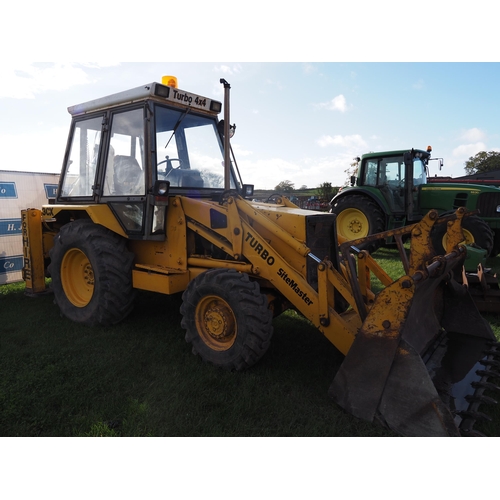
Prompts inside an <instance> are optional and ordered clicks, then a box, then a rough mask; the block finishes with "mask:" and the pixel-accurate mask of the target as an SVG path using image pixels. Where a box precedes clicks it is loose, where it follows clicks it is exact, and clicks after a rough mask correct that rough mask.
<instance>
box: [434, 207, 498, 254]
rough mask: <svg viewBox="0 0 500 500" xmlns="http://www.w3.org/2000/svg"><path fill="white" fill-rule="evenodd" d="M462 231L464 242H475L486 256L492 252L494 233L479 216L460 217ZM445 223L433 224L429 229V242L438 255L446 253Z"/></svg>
mask: <svg viewBox="0 0 500 500" xmlns="http://www.w3.org/2000/svg"><path fill="white" fill-rule="evenodd" d="M462 231H463V233H464V237H465V242H466V244H468V245H470V244H471V243H474V244H476V245H477V246H478V247H481V248H482V249H483V250H486V257H489V256H490V254H491V253H492V252H493V240H494V234H493V231H492V230H491V228H490V226H489V225H488V224H487V223H486V222H485V221H484V220H483V219H481V218H480V217H477V216H476V215H471V216H470V217H464V218H463V219H462ZM446 239H447V237H446V224H439V225H438V226H434V227H433V229H432V231H431V242H432V245H433V247H434V250H435V251H436V253H437V254H438V255H444V254H445V253H446V250H445V249H446Z"/></svg>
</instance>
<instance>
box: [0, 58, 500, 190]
mask: <svg viewBox="0 0 500 500" xmlns="http://www.w3.org/2000/svg"><path fill="white" fill-rule="evenodd" d="M163 75H175V76H177V78H178V80H179V88H181V89H183V90H187V91H190V92H193V93H196V94H201V95H203V96H207V97H211V98H214V99H218V100H220V101H221V102H223V101H224V99H223V86H222V85H221V84H220V79H221V78H224V79H226V80H227V81H228V82H229V84H230V86H231V103H230V113H231V123H235V124H236V134H235V136H234V138H233V139H232V147H233V150H234V152H235V155H236V161H237V164H238V167H239V169H240V172H241V175H242V177H243V181H244V182H245V183H250V184H254V185H255V187H256V188H257V189H273V188H274V187H275V186H276V185H277V184H278V183H280V182H281V181H284V180H288V181H290V182H292V183H293V184H294V186H295V188H297V189H298V188H300V187H302V186H307V187H309V188H314V187H318V186H319V185H320V184H322V183H323V182H330V183H332V185H333V186H341V185H343V184H344V183H345V182H346V180H347V178H348V174H347V173H346V171H347V170H348V169H349V168H350V165H351V163H352V161H353V158H354V157H356V156H361V155H362V154H364V153H368V152H372V151H388V150H393V149H407V148H408V149H410V148H418V149H425V148H426V147H427V146H428V145H431V146H432V148H433V156H434V157H436V158H438V157H439V158H443V160H444V166H443V168H442V170H441V171H439V169H438V162H431V163H430V169H431V175H435V174H437V175H449V176H453V177H457V176H461V175H465V171H464V164H465V161H466V160H468V159H469V157H471V156H473V155H475V154H476V153H478V152H479V151H492V150H495V151H500V122H499V119H498V112H497V111H495V110H499V109H500V93H499V92H498V89H499V88H500V63H496V62H488V63H460V62H458V63H445V62H434V63H432V62H431V63H424V62H409V63H400V62H388V63H377V62H371V63H364V62H355V63H350V62H282V63H281V62H263V63H259V62H224V61H221V62H201V63H196V62H190V63H183V62H154V63H153V62H147V63H132V62H122V63H119V62H115V63H69V62H66V63H37V62H33V63H32V62H26V63H14V64H11V65H4V66H3V67H2V69H1V70H0V116H2V117H3V119H2V120H1V122H0V151H2V165H1V167H0V168H1V169H3V170H22V171H33V172H59V171H60V168H61V165H62V160H63V155H64V150H65V145H66V140H67V134H68V130H69V124H70V115H69V113H68V112H67V108H68V106H71V105H74V104H79V103H81V102H85V101H88V100H91V99H95V98H98V97H103V96H105V95H109V94H112V93H115V92H119V91H122V90H126V89H129V88H133V87H137V86H140V85H142V84H145V83H150V82H153V81H161V77H162V76H163ZM222 117H223V115H221V118H222ZM6 118H8V119H6Z"/></svg>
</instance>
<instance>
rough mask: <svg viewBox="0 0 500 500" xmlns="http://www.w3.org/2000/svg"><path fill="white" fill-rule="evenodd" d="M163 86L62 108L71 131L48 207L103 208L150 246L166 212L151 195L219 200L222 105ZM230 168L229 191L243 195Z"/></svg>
mask: <svg viewBox="0 0 500 500" xmlns="http://www.w3.org/2000/svg"><path fill="white" fill-rule="evenodd" d="M169 78H170V80H169V82H168V85H163V84H159V83H152V84H148V85H144V86H142V87H138V88H136V89H132V90H129V91H125V92H121V93H118V94H114V95H112V96H108V97H104V98H101V99H97V100H94V101H90V102H87V103H84V104H80V105H77V106H73V107H70V108H68V111H69V112H70V113H71V115H72V124H71V129H70V134H69V138H68V145H67V149H66V155H65V159H64V166H63V171H62V175H61V179H60V184H59V189H58V194H57V199H56V203H58V204H107V205H108V206H109V207H110V208H111V210H112V211H113V212H114V214H115V215H116V217H117V219H118V220H119V221H120V224H121V225H122V228H123V229H124V231H125V232H126V233H127V235H128V236H129V237H130V238H136V239H157V238H155V237H154V236H155V235H160V237H161V235H162V234H163V235H164V227H163V226H164V220H165V211H166V205H167V204H168V203H167V202H166V201H165V200H164V201H163V203H160V204H156V200H157V198H158V194H160V193H161V194H163V195H164V198H165V199H166V196H167V195H175V194H183V195H185V196H190V197H209V198H211V199H220V198H221V196H222V194H223V193H224V190H225V185H226V184H225V178H224V175H225V169H224V141H223V137H222V134H221V133H220V132H219V131H220V130H221V127H220V125H221V124H222V123H223V122H222V121H221V122H219V120H218V114H219V113H220V112H221V110H222V104H221V103H220V102H218V101H215V100H212V99H209V98H205V97H202V96H198V95H195V94H191V93H188V92H185V91H182V90H179V89H177V87H176V86H175V85H176V81H173V80H172V79H171V77H169ZM174 80H175V79H174ZM170 85H172V86H170ZM232 160H233V161H231V162H230V163H231V165H230V169H229V176H230V179H229V186H230V189H232V190H235V191H237V192H238V193H240V194H245V195H247V194H248V192H249V191H248V192H244V188H247V186H243V184H242V182H241V179H240V177H239V174H238V171H237V167H236V164H235V161H234V157H233V158H232Z"/></svg>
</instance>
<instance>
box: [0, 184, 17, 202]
mask: <svg viewBox="0 0 500 500" xmlns="http://www.w3.org/2000/svg"><path fill="white" fill-rule="evenodd" d="M0 198H17V191H16V183H15V182H0Z"/></svg>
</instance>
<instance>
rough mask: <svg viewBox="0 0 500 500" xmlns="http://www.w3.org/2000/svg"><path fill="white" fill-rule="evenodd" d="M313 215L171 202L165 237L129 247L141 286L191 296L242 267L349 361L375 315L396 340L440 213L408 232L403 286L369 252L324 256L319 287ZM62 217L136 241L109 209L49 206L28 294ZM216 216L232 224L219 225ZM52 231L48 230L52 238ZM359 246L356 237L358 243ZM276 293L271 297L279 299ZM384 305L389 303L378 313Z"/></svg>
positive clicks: (379, 327) (36, 287) (38, 217)
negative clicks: (311, 237)
mask: <svg viewBox="0 0 500 500" xmlns="http://www.w3.org/2000/svg"><path fill="white" fill-rule="evenodd" d="M311 213H312V212H308V211H304V210H301V209H299V208H297V207H296V206H295V205H293V204H291V203H289V202H283V201H282V202H281V203H278V204H276V205H274V204H272V205H271V204H262V203H260V204H259V203H253V204H252V203H249V202H248V201H246V200H244V199H242V198H239V197H229V198H228V199H227V202H226V203H223V204H221V203H219V202H215V201H207V200H203V199H192V198H187V197H180V196H174V197H171V198H170V199H169V205H168V209H167V211H166V237H165V239H164V240H163V241H158V240H154V241H152V240H146V241H143V240H138V239H128V241H127V247H128V249H129V250H130V251H131V252H133V254H134V256H135V260H134V268H133V271H132V280H133V286H134V288H137V289H141V290H148V291H154V292H158V293H163V294H173V293H178V292H182V291H183V290H185V289H186V287H187V286H188V284H189V282H190V281H191V280H193V279H194V278H195V277H196V276H198V275H199V274H201V273H202V272H204V271H205V270H208V269H212V268H228V269H236V270H238V271H240V272H243V273H247V274H249V275H250V276H253V277H254V278H255V279H257V280H259V281H261V283H262V284H263V285H264V286H265V288H266V289H271V290H275V291H278V292H279V294H280V295H281V296H282V297H283V298H284V299H285V300H286V301H287V302H288V304H289V307H293V308H295V309H296V310H298V311H300V312H301V313H302V314H303V315H304V316H305V317H306V318H307V319H309V320H310V321H311V322H312V323H313V324H314V325H316V326H317V328H318V329H319V330H320V331H321V332H322V333H323V334H324V335H325V336H326V337H327V338H328V339H329V340H330V341H331V342H332V343H333V344H334V345H335V346H336V347H337V348H338V349H339V350H340V351H341V352H342V353H343V354H347V352H348V351H349V349H350V347H351V345H352V343H353V341H354V338H355V337H356V334H357V332H358V331H359V329H360V328H361V327H362V326H363V324H364V321H365V320H366V318H367V317H368V316H369V317H370V321H371V324H370V325H368V324H364V326H363V328H364V329H365V330H366V332H367V333H369V332H370V331H372V330H373V331H374V332H377V333H376V334H377V335H391V334H392V333H391V332H394V331H395V329H397V326H396V325H400V324H401V318H402V317H405V315H406V314H407V311H408V308H409V306H410V304H411V298H412V295H413V293H414V281H413V278H412V275H415V274H416V273H424V269H425V266H426V264H427V263H428V262H429V261H430V260H431V259H432V258H433V257H434V255H433V253H432V245H431V244H430V230H431V229H432V226H433V224H434V223H435V221H436V220H437V214H436V213H435V212H431V213H430V214H428V215H427V216H426V217H424V219H423V220H422V221H421V222H420V223H419V224H415V225H414V226H410V227H409V228H407V230H411V233H412V246H411V250H410V255H409V258H408V262H407V264H406V266H405V267H406V272H407V275H405V276H403V277H401V278H400V279H399V280H396V281H393V280H392V279H391V278H390V277H389V276H388V275H387V273H386V272H385V271H384V270H383V269H382V268H381V267H380V266H379V265H378V264H377V262H376V261H375V260H374V259H373V258H372V257H371V256H370V255H369V254H368V253H367V252H366V251H363V252H360V253H359V254H358V256H357V260H356V262H355V263H354V261H353V259H354V257H353V256H352V255H351V256H347V257H346V259H345V262H348V261H349V260H351V261H353V264H352V265H351V266H348V265H346V264H345V262H344V264H342V265H341V266H340V268H339V269H335V268H334V266H333V265H332V263H331V262H330V261H329V260H328V259H324V258H323V257H324V256H319V260H320V261H319V262H318V281H317V283H318V284H317V289H315V288H313V287H312V286H311V285H310V284H309V283H308V281H307V278H306V266H307V259H310V258H312V256H311V255H310V249H309V248H308V247H307V245H306V232H305V224H304V220H305V219H304V218H305V215H306V214H311ZM62 214H65V216H66V217H67V215H68V214H71V217H72V218H78V217H82V216H84V217H88V218H90V219H91V220H92V221H93V222H94V223H95V224H100V225H102V226H105V227H107V228H108V229H110V230H111V231H113V232H115V233H117V234H119V235H121V236H123V237H124V238H127V235H126V234H125V232H124V231H123V229H122V227H121V226H120V224H119V222H118V221H117V219H116V218H115V216H114V214H113V212H112V211H111V209H110V208H109V207H108V206H107V205H89V206H85V205H76V206H75V205H71V206H65V205H53V206H45V207H43V209H42V210H41V211H40V210H31V209H30V210H27V211H24V212H23V236H24V238H25V279H26V283H27V287H28V288H29V290H31V291H32V292H34V293H36V292H39V291H41V290H43V289H44V288H45V284H44V279H43V278H44V274H43V269H44V256H45V257H47V256H48V250H49V249H50V247H51V237H53V236H54V235H55V234H57V224H58V221H61V220H62V217H61V215H62ZM461 217H462V212H461V211H459V212H458V215H457V216H456V217H454V218H452V219H453V221H451V222H450V225H449V231H448V234H449V244H450V248H451V245H453V246H456V245H457V244H458V243H459V242H460V240H461V239H462V236H461V233H460V218H461ZM214 218H215V219H221V220H224V221H227V223H225V224H221V225H220V227H214V224H213V222H212V221H213V220H214ZM454 221H456V222H454ZM25 227H26V230H24V228H25ZM42 227H45V228H46V229H44V230H43V231H42ZM395 231H397V230H393V232H392V233H391V234H393V233H394V232H395ZM400 232H401V233H402V232H403V230H400ZM44 233H45V239H44V237H43V234H44ZM195 237H201V238H202V239H203V240H204V241H206V242H208V244H210V245H213V246H214V247H216V248H217V249H218V251H219V252H222V253H223V254H226V257H225V258H215V257H213V256H211V255H208V254H198V253H196V249H195ZM339 239H340V242H341V246H340V248H341V249H342V248H343V249H344V251H345V249H346V248H349V245H350V243H352V242H346V241H345V239H342V238H339ZM356 242H357V240H354V244H356ZM344 257H345V255H344ZM372 275H373V276H375V277H376V278H377V279H378V280H379V281H380V282H381V283H382V285H383V286H384V287H385V288H384V289H383V290H382V292H380V293H379V294H378V296H377V295H376V294H375V293H374V292H373V291H372V290H371V276H372ZM335 293H338V294H340V296H342V297H343V299H344V301H345V303H346V304H348V307H347V308H345V310H343V311H341V312H337V310H336V308H335V299H334V295H335ZM273 296H274V295H273V294H271V295H270V296H269V300H272V298H273ZM375 304H380V306H378V307H375ZM370 311H371V313H370V315H369V314H368V313H369V312H370ZM384 325H386V326H385V327H384ZM387 325H391V326H390V327H387Z"/></svg>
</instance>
